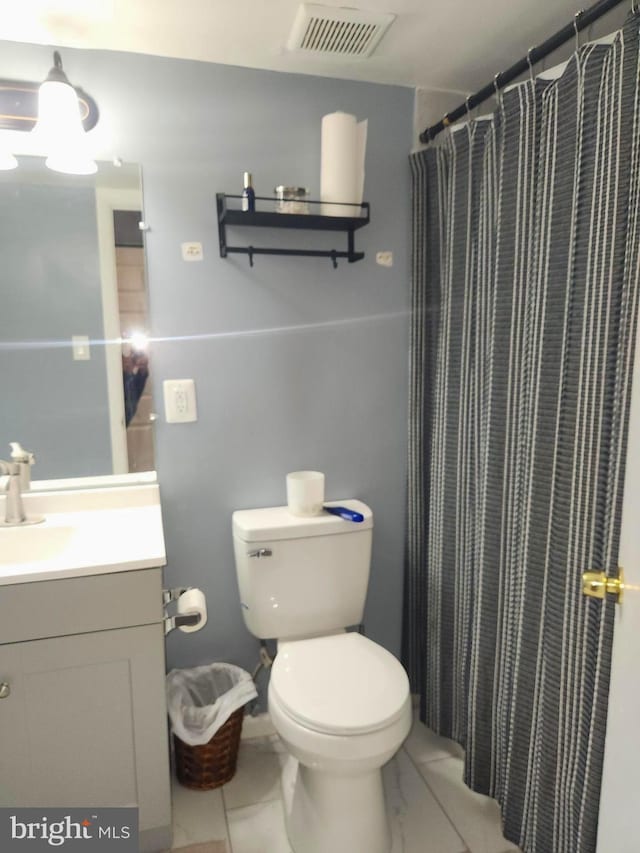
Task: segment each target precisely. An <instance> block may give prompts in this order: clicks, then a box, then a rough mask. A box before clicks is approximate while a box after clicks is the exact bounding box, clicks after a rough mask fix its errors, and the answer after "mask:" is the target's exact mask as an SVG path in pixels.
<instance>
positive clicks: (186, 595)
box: [176, 588, 207, 634]
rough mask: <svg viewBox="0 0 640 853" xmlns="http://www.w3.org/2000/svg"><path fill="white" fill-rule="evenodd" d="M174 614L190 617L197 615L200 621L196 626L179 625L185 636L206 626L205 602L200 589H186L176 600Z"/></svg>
mask: <svg viewBox="0 0 640 853" xmlns="http://www.w3.org/2000/svg"><path fill="white" fill-rule="evenodd" d="M176 613H177V615H178V616H191V615H193V614H197V615H199V616H200V621H199V622H198V624H197V625H179V626H178V627H179V628H180V630H181V631H184V632H185V634H191V633H192V632H193V631H199V630H200V629H201V628H204V626H205V625H206V624H207V600H206V598H205V597H204V593H203V591H202V590H201V589H196V588H194V589H188V590H187V591H186V592H183V593H182V595H181V596H180V597H179V598H178V601H177V609H176Z"/></svg>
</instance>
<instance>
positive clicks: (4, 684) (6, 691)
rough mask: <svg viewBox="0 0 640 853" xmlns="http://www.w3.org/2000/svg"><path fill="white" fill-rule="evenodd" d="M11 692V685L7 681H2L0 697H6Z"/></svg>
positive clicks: (0, 683)
mask: <svg viewBox="0 0 640 853" xmlns="http://www.w3.org/2000/svg"><path fill="white" fill-rule="evenodd" d="M10 693H11V686H10V685H9V684H7V682H6V681H2V682H0V699H6V698H7V696H8V695H9V694H10Z"/></svg>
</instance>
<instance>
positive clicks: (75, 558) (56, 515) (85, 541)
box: [0, 484, 166, 586]
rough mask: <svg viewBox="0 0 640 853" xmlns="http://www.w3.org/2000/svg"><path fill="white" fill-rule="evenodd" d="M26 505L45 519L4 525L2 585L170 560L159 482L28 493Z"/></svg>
mask: <svg viewBox="0 0 640 853" xmlns="http://www.w3.org/2000/svg"><path fill="white" fill-rule="evenodd" d="M24 504H25V511H26V513H27V515H28V516H35V515H44V517H45V520H44V521H43V522H42V523H41V524H31V525H27V526H24V527H0V586H2V585H3V584H11V583H28V582H30V581H40V580H54V579H56V578H63V577H79V576H82V575H94V574H105V573H108V572H123V571H129V570H133V569H145V568H152V567H155V566H163V565H165V563H166V554H165V545H164V535H163V530H162V515H161V512H160V492H159V489H158V486H157V484H153V485H145V486H139V487H130V486H129V487H122V488H121V489H104V490H99V489H94V490H78V491H73V492H64V493H62V492H59V493H55V492H51V493H47V494H41V495H38V494H27V495H24ZM1 509H2V507H0V510H1Z"/></svg>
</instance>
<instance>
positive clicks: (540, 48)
mask: <svg viewBox="0 0 640 853" xmlns="http://www.w3.org/2000/svg"><path fill="white" fill-rule="evenodd" d="M623 2H625V0H598V2H597V3H595V4H594V5H593V6H590V7H589V8H588V9H581V10H580V11H579V12H576V14H575V15H574V17H573V22H572V23H570V24H567V25H566V26H565V27H563V28H562V29H561V30H558V32H557V33H554V34H553V35H552V36H551V37H550V38H548V39H547V40H546V41H543V42H542V44H540V45H536V47H532V48H530V49H529V52H528V53H527V55H526V56H524V57H523V58H522V59H520V60H518V62H516V63H515V64H514V65H512V66H511V67H510V68H507V70H506V71H501V72H499V73H498V74H496V76H495V77H494V78H493V82H492V83H487V85H486V86H484V87H483V88H482V89H480V90H479V91H477V92H476V93H475V94H473V95H471V96H470V97H468V98H467V100H466V101H465V102H464V103H463V104H460V106H459V107H456V108H455V110H452V111H451V112H449V113H447V114H446V115H445V116H444V118H442V119H441V120H440V121H439V122H438V123H437V124H434V125H432V126H431V127H428V128H427V129H426V130H423V132H422V133H421V134H420V142H422V143H424V144H427V143H428V142H431V140H433V139H435V138H436V136H437V135H438V134H439V133H441V132H442V131H443V130H444V129H445V128H446V127H449V125H450V124H453V122H454V121H457V119H459V118H462V116H464V115H466V114H467V113H469V112H470V111H471V110H472V109H473V108H474V107H477V106H478V105H479V104H481V103H483V102H484V101H487V100H488V99H489V98H492V97H493V96H494V95H495V94H496V93H497V92H498V90H499V89H503V88H504V87H505V86H506V85H508V84H509V83H511V81H512V80H515V79H516V78H517V77H519V76H520V75H521V74H524V72H525V71H527V70H530V69H531V68H532V67H533V66H534V65H535V64H536V63H538V62H540V61H541V60H542V59H544V58H545V56H549V54H550V53H553V51H554V50H557V49H558V48H559V47H560V46H561V45H563V44H565V43H566V42H568V41H570V40H571V39H572V38H577V35H578V33H579V32H580V31H581V30H584V29H586V28H587V27H589V26H591V24H592V23H593V22H594V21H597V20H598V18H601V17H602V16H603V15H604V14H606V12H609V11H610V10H611V9H613V8H614V7H615V6H619V5H620V3H623ZM626 2H629V0H626ZM631 8H632V10H633V11H637V9H638V2H637V0H633V2H632V4H631Z"/></svg>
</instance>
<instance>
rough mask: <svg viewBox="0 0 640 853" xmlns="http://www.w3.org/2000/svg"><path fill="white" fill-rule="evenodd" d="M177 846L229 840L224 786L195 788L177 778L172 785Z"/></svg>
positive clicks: (175, 844) (174, 830)
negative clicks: (196, 789)
mask: <svg viewBox="0 0 640 853" xmlns="http://www.w3.org/2000/svg"><path fill="white" fill-rule="evenodd" d="M171 799H172V815H173V849H175V848H180V847H188V846H189V845H192V844H201V843H202V842H205V841H224V842H225V843H228V840H229V836H228V834H227V821H226V818H225V812H224V802H223V800H222V791H221V790H220V788H214V790H212V791H192V790H191V789H190V788H185V787H184V786H183V785H181V784H180V783H179V782H178V781H177V779H175V778H174V779H173V780H172V785H171Z"/></svg>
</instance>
